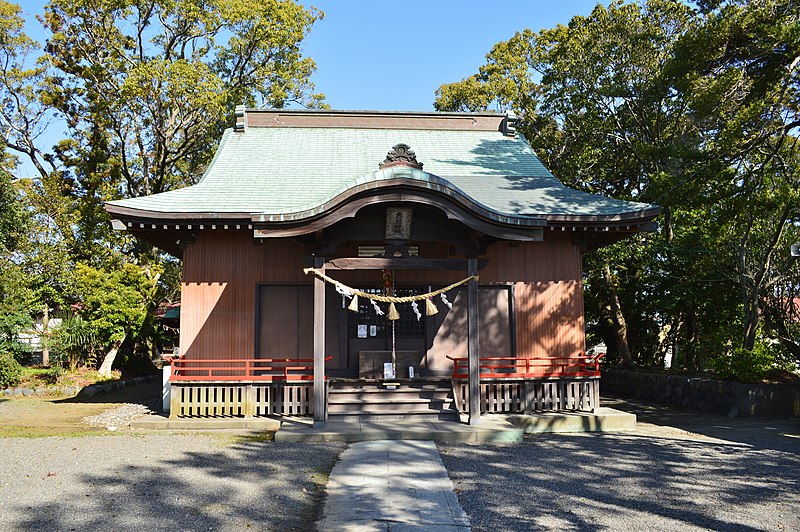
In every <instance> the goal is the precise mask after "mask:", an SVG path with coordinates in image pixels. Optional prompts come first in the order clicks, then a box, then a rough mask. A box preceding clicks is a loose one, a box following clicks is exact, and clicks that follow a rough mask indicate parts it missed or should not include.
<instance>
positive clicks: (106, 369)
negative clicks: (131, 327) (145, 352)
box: [97, 335, 127, 377]
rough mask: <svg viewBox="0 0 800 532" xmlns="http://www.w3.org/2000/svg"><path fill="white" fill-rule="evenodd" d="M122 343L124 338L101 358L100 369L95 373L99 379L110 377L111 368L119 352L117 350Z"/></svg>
mask: <svg viewBox="0 0 800 532" xmlns="http://www.w3.org/2000/svg"><path fill="white" fill-rule="evenodd" d="M126 337H127V335H126ZM124 341H125V338H123V339H122V340H120V341H119V342H116V343H114V344H113V345H112V346H111V349H109V350H108V353H106V356H105V357H104V358H103V363H102V364H100V369H98V370H97V373H99V374H100V376H101V377H110V376H111V366H113V365H114V360H115V359H116V358H117V353H118V352H119V348H120V346H121V345H122V342H124Z"/></svg>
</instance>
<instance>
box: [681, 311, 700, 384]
mask: <svg viewBox="0 0 800 532" xmlns="http://www.w3.org/2000/svg"><path fill="white" fill-rule="evenodd" d="M684 361H685V362H684V365H685V366H686V370H687V371H691V372H694V371H697V370H698V369H699V365H698V364H697V314H696V313H695V312H694V311H689V312H687V313H686V356H685V357H684Z"/></svg>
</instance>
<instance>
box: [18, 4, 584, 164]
mask: <svg viewBox="0 0 800 532" xmlns="http://www.w3.org/2000/svg"><path fill="white" fill-rule="evenodd" d="M303 3H304V5H307V6H308V5H313V6H315V7H317V8H319V9H321V10H322V11H324V12H325V19H324V20H322V21H320V22H318V23H317V24H316V25H315V26H314V27H313V29H312V31H311V35H310V36H309V37H308V38H307V40H306V42H305V45H304V49H305V52H306V55H308V56H309V57H312V58H313V59H314V60H315V61H316V63H317V69H318V70H317V72H316V73H315V74H314V76H313V78H312V79H313V81H314V82H315V84H316V90H317V91H318V92H322V93H324V94H325V95H326V96H327V101H328V103H329V104H330V105H331V107H332V108H334V109H376V110H394V111H431V110H433V100H434V97H435V91H436V88H437V87H439V85H441V84H442V83H449V82H453V81H458V80H460V79H462V78H464V77H466V76H469V75H470V74H473V73H475V72H476V71H477V69H478V67H479V66H480V65H482V64H483V62H484V57H485V56H486V53H487V52H489V50H490V49H491V47H492V46H493V45H494V44H495V43H497V42H499V41H502V40H506V39H509V38H510V37H511V36H512V35H514V33H515V32H517V31H521V30H523V29H525V28H531V29H533V30H540V29H542V28H550V27H553V26H555V25H557V24H566V23H567V22H569V20H570V19H571V18H572V17H573V16H575V15H587V14H589V13H590V12H591V10H592V8H593V7H594V6H595V5H596V4H597V2H596V1H585V0H561V1H555V2H553V1H546V0H527V1H525V0H497V1H494V2H491V1H469V0H465V1H460V2H459V1H451V0H447V1H434V0H427V1H423V0H406V1H404V2H387V1H382V0H374V1H366V0H352V1H351V0H338V1H336V0H318V1H315V2H303ZM44 4H45V1H44V0H23V1H22V2H20V5H21V7H22V9H23V13H24V16H25V18H26V20H27V25H26V31H27V32H28V34H29V35H30V36H31V37H33V38H35V39H37V40H39V41H43V40H44V39H45V38H46V36H45V34H44V32H43V30H42V28H41V26H40V24H39V23H38V22H37V21H36V20H35V16H36V15H37V14H41V13H42V12H43V6H44ZM55 127H58V125H55ZM59 129H60V128H59ZM59 133H60V131H53V133H52V134H51V135H48V137H52V139H53V142H55V141H57V140H58V137H59ZM26 166H27V165H26ZM21 170H22V171H21V172H20V175H27V174H28V171H26V169H21Z"/></svg>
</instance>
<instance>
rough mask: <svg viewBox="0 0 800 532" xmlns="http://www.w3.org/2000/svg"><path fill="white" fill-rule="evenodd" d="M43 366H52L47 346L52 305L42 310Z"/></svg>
mask: <svg viewBox="0 0 800 532" xmlns="http://www.w3.org/2000/svg"><path fill="white" fill-rule="evenodd" d="M42 310H43V312H42V336H41V338H42V366H49V365H50V348H49V347H48V346H47V331H48V329H49V328H50V305H47V304H45V306H44V309H42Z"/></svg>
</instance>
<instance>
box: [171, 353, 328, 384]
mask: <svg viewBox="0 0 800 532" xmlns="http://www.w3.org/2000/svg"><path fill="white" fill-rule="evenodd" d="M332 358H333V357H327V358H326V359H325V360H326V361H328V360H331V359H332ZM169 361H170V362H171V364H172V372H171V374H170V377H169V380H170V382H182V381H194V382H197V381H243V380H246V381H267V382H270V381H313V380H314V359H312V358H244V359H242V358H239V359H207V360H198V359H185V358H171V359H170V360H169Z"/></svg>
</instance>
